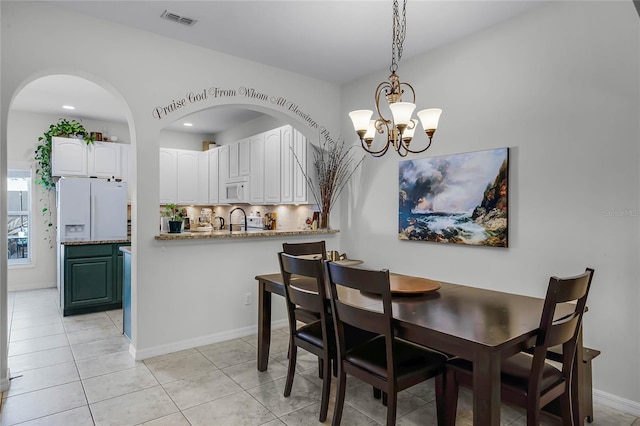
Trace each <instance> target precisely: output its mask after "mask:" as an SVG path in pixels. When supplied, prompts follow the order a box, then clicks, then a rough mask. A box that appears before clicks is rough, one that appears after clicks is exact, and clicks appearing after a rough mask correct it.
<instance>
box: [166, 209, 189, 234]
mask: <svg viewBox="0 0 640 426" xmlns="http://www.w3.org/2000/svg"><path fill="white" fill-rule="evenodd" d="M162 216H164V217H168V218H169V233H170V234H179V233H180V232H182V222H183V221H184V214H183V213H182V210H181V209H178V206H177V205H176V204H174V203H171V204H167V205H166V206H164V212H162Z"/></svg>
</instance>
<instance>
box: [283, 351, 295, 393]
mask: <svg viewBox="0 0 640 426" xmlns="http://www.w3.org/2000/svg"><path fill="white" fill-rule="evenodd" d="M297 357H298V347H297V346H296V345H290V347H289V370H288V371H287V382H286V383H285V385H284V396H285V397H288V396H289V395H291V388H292V387H293V376H294V375H295V374H296V358H297Z"/></svg>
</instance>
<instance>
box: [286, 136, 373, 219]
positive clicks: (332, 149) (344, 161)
mask: <svg viewBox="0 0 640 426" xmlns="http://www.w3.org/2000/svg"><path fill="white" fill-rule="evenodd" d="M314 148H315V147H314ZM354 148H358V147H357V146H355V145H352V146H350V147H346V146H345V141H344V139H342V138H339V139H338V140H337V141H334V140H332V139H328V138H325V140H324V141H323V142H321V144H320V147H319V148H315V151H314V153H313V169H314V170H315V173H316V177H317V185H315V184H314V181H313V179H312V178H311V176H309V173H307V171H306V170H305V168H304V167H302V163H301V162H300V159H299V158H298V156H297V155H296V154H295V152H294V153H293V155H294V157H295V159H296V162H297V163H298V166H299V167H300V169H301V170H302V173H303V175H304V178H305V181H306V182H307V185H308V186H309V190H310V191H311V194H312V195H313V198H314V200H315V202H316V204H317V205H318V207H319V208H320V228H328V227H329V214H330V213H331V209H332V208H333V206H334V205H335V203H336V202H337V201H338V198H339V197H340V194H341V193H342V190H343V189H344V187H345V186H346V185H347V184H348V183H349V180H350V179H351V177H352V176H353V173H354V172H355V171H356V170H357V169H358V167H360V165H361V164H362V162H363V161H364V158H365V157H364V156H363V157H362V158H360V159H359V160H357V159H356V158H354V152H353V149H354Z"/></svg>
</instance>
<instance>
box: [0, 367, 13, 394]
mask: <svg viewBox="0 0 640 426" xmlns="http://www.w3.org/2000/svg"><path fill="white" fill-rule="evenodd" d="M10 377H11V372H10V371H9V369H8V368H7V376H6V377H2V378H0V392H6V391H8V390H9V386H10V384H11V381H10V380H9V378H10Z"/></svg>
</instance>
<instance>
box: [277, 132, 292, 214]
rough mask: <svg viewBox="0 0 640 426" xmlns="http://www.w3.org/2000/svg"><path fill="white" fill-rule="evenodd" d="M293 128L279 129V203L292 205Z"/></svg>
mask: <svg viewBox="0 0 640 426" xmlns="http://www.w3.org/2000/svg"><path fill="white" fill-rule="evenodd" d="M293 148H294V144H293V127H291V126H284V127H280V155H281V157H280V202H281V203H283V204H290V203H293V166H294V163H295V158H294V157H293Z"/></svg>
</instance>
